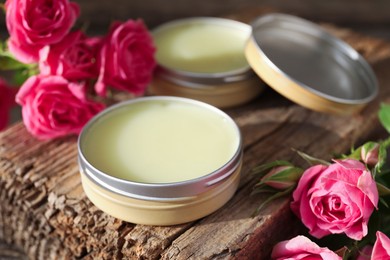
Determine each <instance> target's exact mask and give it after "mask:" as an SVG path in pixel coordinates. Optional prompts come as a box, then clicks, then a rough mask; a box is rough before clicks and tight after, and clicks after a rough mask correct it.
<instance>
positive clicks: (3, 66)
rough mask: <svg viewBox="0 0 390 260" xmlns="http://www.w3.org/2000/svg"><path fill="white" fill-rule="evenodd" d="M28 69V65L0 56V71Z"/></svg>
mask: <svg viewBox="0 0 390 260" xmlns="http://www.w3.org/2000/svg"><path fill="white" fill-rule="evenodd" d="M28 67H29V66H28V65H26V64H24V63H21V62H19V61H17V60H16V59H14V58H12V57H10V56H7V55H2V54H0V70H18V69H25V68H28Z"/></svg>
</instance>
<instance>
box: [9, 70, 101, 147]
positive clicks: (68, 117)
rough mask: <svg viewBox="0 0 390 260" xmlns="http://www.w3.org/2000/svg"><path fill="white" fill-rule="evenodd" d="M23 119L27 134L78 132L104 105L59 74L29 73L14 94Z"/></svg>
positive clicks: (50, 135)
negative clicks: (92, 99) (28, 76)
mask: <svg viewBox="0 0 390 260" xmlns="http://www.w3.org/2000/svg"><path fill="white" fill-rule="evenodd" d="M16 101H17V103H19V104H20V105H21V106H22V115H23V122H24V124H25V126H26V128H27V129H28V131H29V132H30V133H32V134H33V135H34V136H36V137H37V138H38V139H41V140H46V139H51V138H55V137H59V136H64V135H68V134H72V133H75V134H78V133H79V132H80V131H81V129H82V127H83V126H84V125H85V123H87V121H88V120H89V119H91V117H93V116H94V115H95V114H97V113H98V112H99V111H101V110H102V109H103V108H104V106H103V105H102V104H100V103H94V102H91V101H89V100H87V98H86V93H85V85H83V84H82V83H72V82H69V81H67V80H66V79H65V78H63V77H61V76H47V77H44V76H41V75H40V76H32V77H30V78H29V79H28V80H26V82H25V83H24V84H23V85H22V87H21V88H20V90H19V92H18V93H17V95H16Z"/></svg>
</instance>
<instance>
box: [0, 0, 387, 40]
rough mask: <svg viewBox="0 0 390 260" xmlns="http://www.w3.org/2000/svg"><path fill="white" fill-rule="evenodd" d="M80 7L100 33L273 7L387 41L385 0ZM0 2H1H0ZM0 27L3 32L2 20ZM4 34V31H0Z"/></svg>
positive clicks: (141, 1) (134, 2) (185, 0)
mask: <svg viewBox="0 0 390 260" xmlns="http://www.w3.org/2000/svg"><path fill="white" fill-rule="evenodd" d="M73 1H75V2H78V3H79V5H80V7H81V16H80V18H79V20H78V21H79V22H80V23H83V24H88V25H89V27H90V29H91V31H94V32H97V33H100V32H104V31H105V30H106V29H107V27H108V26H109V24H110V23H111V22H112V21H113V20H126V19H129V18H134V19H136V18H142V19H143V20H144V21H145V23H146V24H147V25H148V27H149V28H153V27H154V26H156V25H158V24H160V23H162V22H166V21H169V20H172V19H177V18H181V17H188V16H224V15H227V14H230V13H236V12H238V11H240V10H243V9H253V8H260V7H270V8H275V9H276V10H279V11H281V12H288V13H292V14H296V15H298V16H302V17H305V18H307V19H310V20H313V21H315V22H329V23H335V24H337V25H339V26H343V27H349V28H353V29H356V30H358V31H362V32H365V33H367V34H369V35H372V36H377V37H384V38H387V39H390V1H389V0H327V1H323V0H223V1H221V0H207V1H205V0H203V1H199V0H198V1H195V0H168V1H161V0H110V1H93V0H73ZM0 2H4V0H2V1H0ZM0 18H1V19H0V26H1V28H3V29H5V26H4V17H3V16H2V17H0ZM3 31H4V30H3Z"/></svg>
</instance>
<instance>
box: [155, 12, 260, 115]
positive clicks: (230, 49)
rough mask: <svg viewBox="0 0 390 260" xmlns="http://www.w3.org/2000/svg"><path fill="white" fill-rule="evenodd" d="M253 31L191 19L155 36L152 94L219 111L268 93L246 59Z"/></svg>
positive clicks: (223, 22)
mask: <svg viewBox="0 0 390 260" xmlns="http://www.w3.org/2000/svg"><path fill="white" fill-rule="evenodd" d="M250 34H251V27H250V26H249V25H248V24H245V23H241V22H238V21H235V20H231V19H224V18H216V17H192V18H184V19H179V20H174V21H171V22H168V23H165V24H162V25H160V26H158V27H157V28H155V29H154V30H153V31H152V35H153V38H154V41H155V45H156V48H157V53H156V59H157V62H158V68H157V70H156V73H155V76H154V78H153V81H152V83H151V85H150V88H149V91H150V93H151V94H154V95H171V96H180V97H187V98H192V99H197V100H200V101H203V102H206V103H209V104H211V105H214V106H216V107H219V108H227V107H233V106H238V105H242V104H244V103H246V102H248V101H250V100H252V99H254V98H255V97H256V96H258V95H259V94H260V93H261V91H262V90H263V89H264V86H265V84H264V83H263V82H262V81H261V80H260V79H259V78H258V77H257V76H256V74H255V73H253V70H252V69H251V68H250V66H249V64H248V62H247V60H246V58H245V54H244V49H245V46H246V42H247V40H248V39H249V37H250Z"/></svg>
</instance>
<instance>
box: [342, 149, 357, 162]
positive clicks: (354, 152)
mask: <svg viewBox="0 0 390 260" xmlns="http://www.w3.org/2000/svg"><path fill="white" fill-rule="evenodd" d="M361 152H362V146H360V147H358V148H357V149H352V150H351V153H350V154H349V155H343V156H342V158H343V159H346V158H350V159H355V160H360V159H361Z"/></svg>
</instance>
